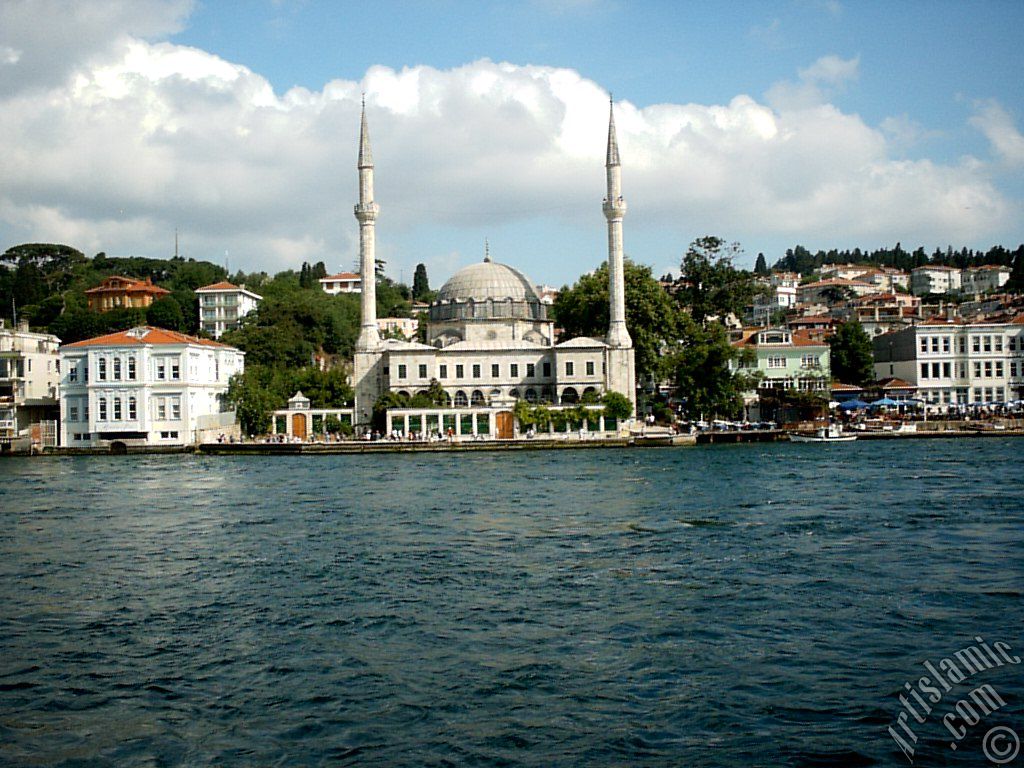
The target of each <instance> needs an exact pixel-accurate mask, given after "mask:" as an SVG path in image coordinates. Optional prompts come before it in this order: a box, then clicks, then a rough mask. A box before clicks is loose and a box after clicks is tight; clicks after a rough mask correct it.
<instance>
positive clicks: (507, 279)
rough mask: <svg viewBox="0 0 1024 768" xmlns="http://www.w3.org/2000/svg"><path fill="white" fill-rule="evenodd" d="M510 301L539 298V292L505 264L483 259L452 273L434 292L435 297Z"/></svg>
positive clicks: (454, 299)
mask: <svg viewBox="0 0 1024 768" xmlns="http://www.w3.org/2000/svg"><path fill="white" fill-rule="evenodd" d="M469 299H472V300H473V301H486V300H487V299H492V300H494V301H504V300H508V299H512V301H527V302H539V301H540V296H539V295H537V291H536V290H535V289H534V287H533V284H532V283H531V282H530V279H529V278H528V277H527V276H526V275H524V274H523V273H522V272H520V271H519V270H517V269H513V268H512V267H510V266H508V265H507V264H497V263H495V262H493V261H491V260H490V259H485V260H484V261H482V262H478V263H476V264H470V265H469V266H468V267H464V268H463V269H460V270H459V271H458V272H456V273H455V274H454V275H452V276H451V277H450V278H449V279H448V282H446V283H445V284H444V285H442V286H441V290H439V291H438V292H437V301H439V302H442V301H467V300H469Z"/></svg>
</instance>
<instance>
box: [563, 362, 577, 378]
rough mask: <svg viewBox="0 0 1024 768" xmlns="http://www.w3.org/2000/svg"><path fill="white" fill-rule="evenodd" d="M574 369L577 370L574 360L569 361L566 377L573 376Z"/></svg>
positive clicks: (566, 364) (566, 367)
mask: <svg viewBox="0 0 1024 768" xmlns="http://www.w3.org/2000/svg"><path fill="white" fill-rule="evenodd" d="M574 368H575V366H574V365H573V362H572V360H567V361H566V363H565V375H566V376H572V375H573V369H574Z"/></svg>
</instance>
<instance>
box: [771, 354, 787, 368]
mask: <svg viewBox="0 0 1024 768" xmlns="http://www.w3.org/2000/svg"><path fill="white" fill-rule="evenodd" d="M768 367H769V368H785V367H786V358H784V357H775V356H770V357H769V358H768Z"/></svg>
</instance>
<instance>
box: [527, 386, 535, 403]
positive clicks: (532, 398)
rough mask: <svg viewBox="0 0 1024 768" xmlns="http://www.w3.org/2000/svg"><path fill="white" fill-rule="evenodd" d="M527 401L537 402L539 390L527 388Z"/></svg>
mask: <svg viewBox="0 0 1024 768" xmlns="http://www.w3.org/2000/svg"><path fill="white" fill-rule="evenodd" d="M526 402H528V403H536V402H537V390H536V389H528V390H526Z"/></svg>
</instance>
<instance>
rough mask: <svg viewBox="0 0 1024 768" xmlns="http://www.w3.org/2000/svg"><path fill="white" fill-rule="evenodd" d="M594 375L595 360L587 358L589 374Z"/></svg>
mask: <svg viewBox="0 0 1024 768" xmlns="http://www.w3.org/2000/svg"><path fill="white" fill-rule="evenodd" d="M593 375H594V361H593V360H587V376H593Z"/></svg>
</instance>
